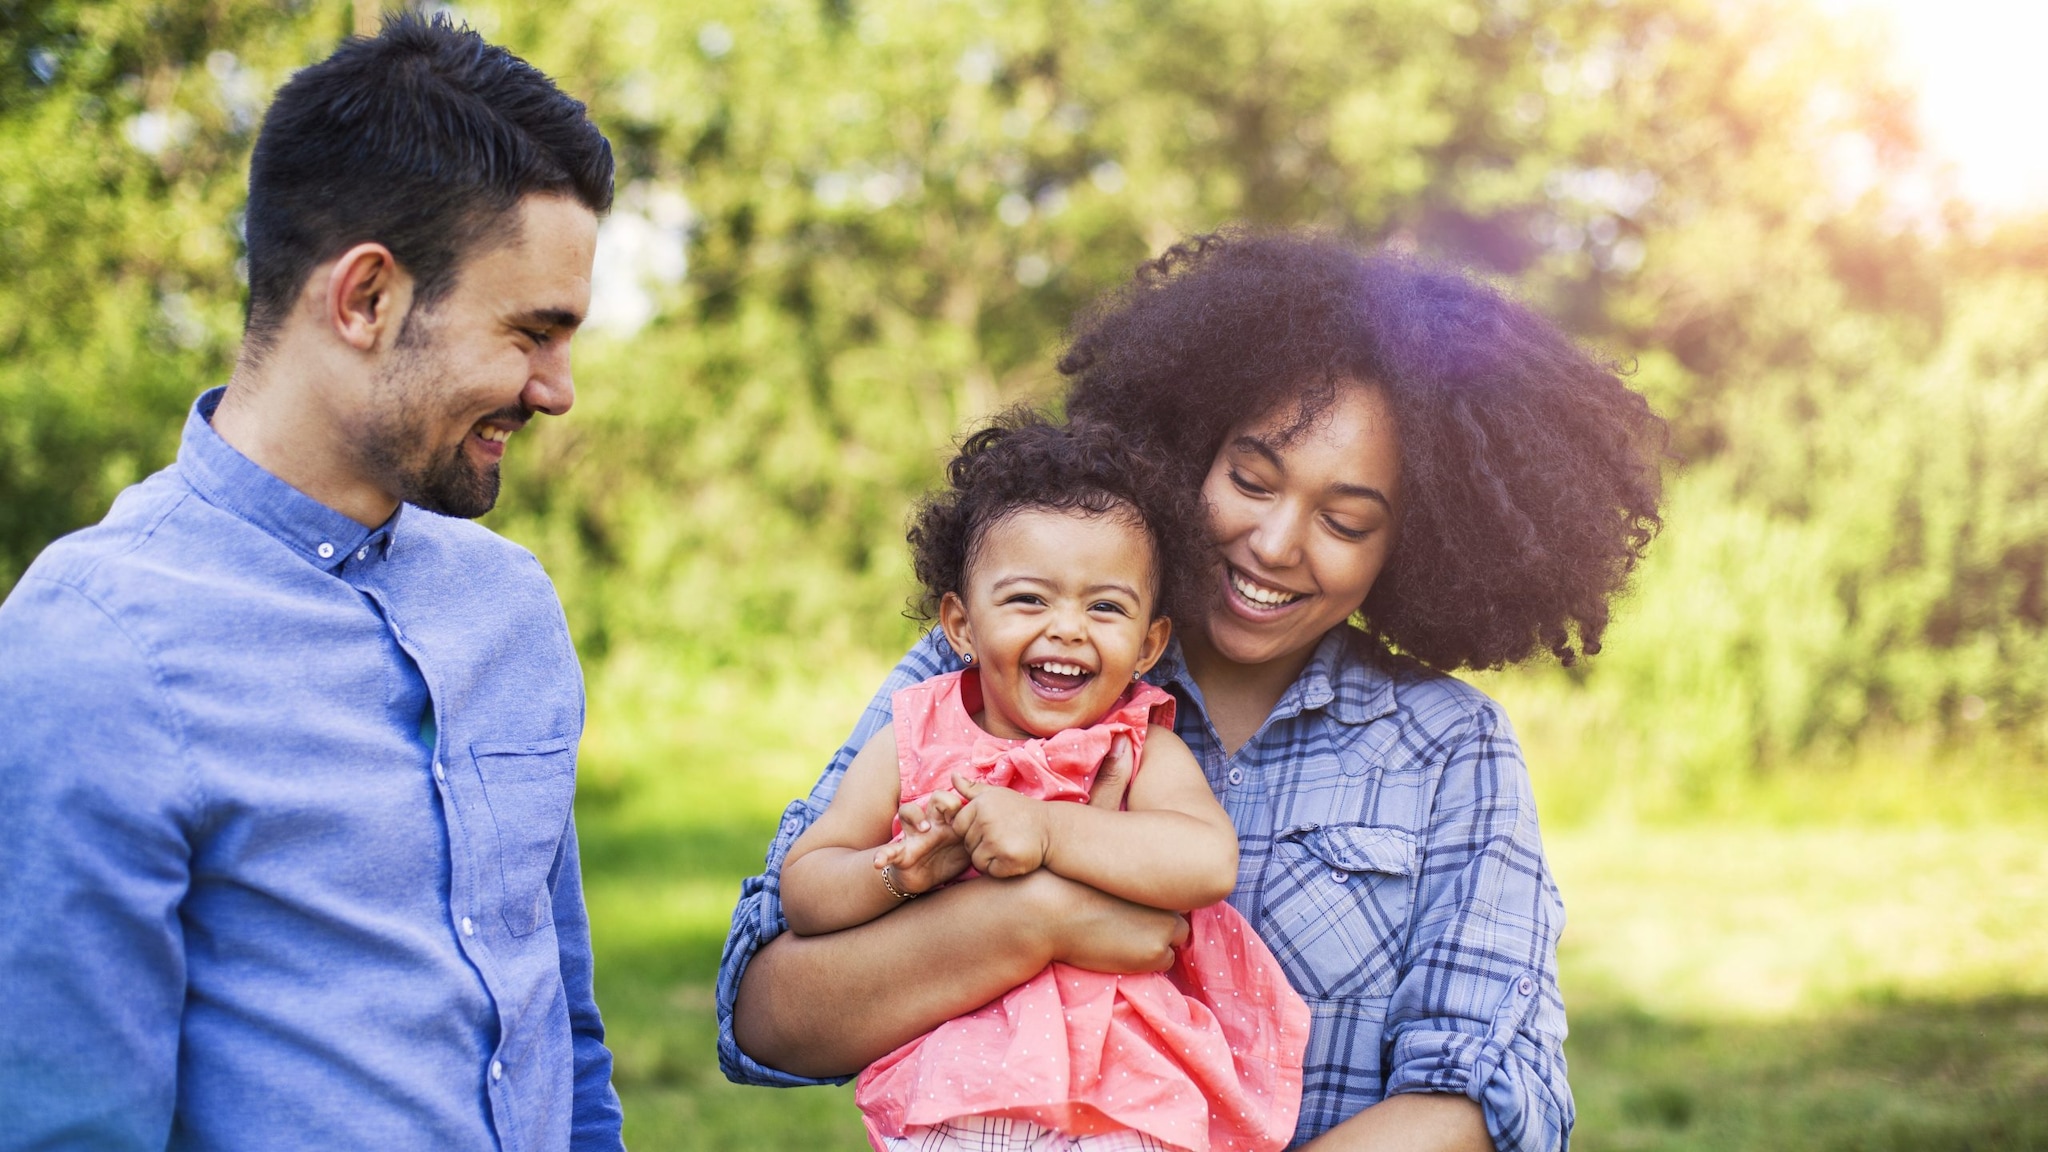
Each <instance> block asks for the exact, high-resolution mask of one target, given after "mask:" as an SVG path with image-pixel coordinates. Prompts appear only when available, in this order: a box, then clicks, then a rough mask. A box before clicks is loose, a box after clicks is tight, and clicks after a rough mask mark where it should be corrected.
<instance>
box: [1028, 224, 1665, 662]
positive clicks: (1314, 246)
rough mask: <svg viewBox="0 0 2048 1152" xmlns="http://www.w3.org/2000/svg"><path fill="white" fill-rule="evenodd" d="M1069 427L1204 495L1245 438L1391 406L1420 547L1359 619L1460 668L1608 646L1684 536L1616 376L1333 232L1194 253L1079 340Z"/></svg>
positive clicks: (1558, 340) (1651, 433) (1372, 631)
mask: <svg viewBox="0 0 2048 1152" xmlns="http://www.w3.org/2000/svg"><path fill="white" fill-rule="evenodd" d="M1060 371H1061V372H1063V373H1065V374H1066V375H1067V376H1068V377H1069V378H1070V380H1071V382H1072V383H1071V387H1070V390H1069V392H1068V395H1067V411H1068V413H1069V414H1071V415H1073V416H1075V417H1077V418H1078V417H1091V416H1092V417H1095V418H1098V419H1102V420H1107V421H1111V422H1114V423H1115V424H1116V425H1117V426H1118V427H1119V428H1121V429H1124V430H1125V432H1126V433H1127V434H1131V435H1137V436H1141V437H1143V438H1145V439H1146V440H1148V441H1149V442H1151V443H1153V444H1155V445H1157V446H1158V449H1159V451H1160V452H1161V453H1162V454H1163V457H1164V458H1165V459H1167V460H1170V461H1171V462H1172V466H1173V467H1174V468H1175V470H1176V471H1177V472H1178V474H1179V478H1180V483H1181V484H1182V485H1183V486H1185V487H1188V488H1194V487H1197V486H1199V485H1200V484H1201V482H1202V478H1203V476H1204V475H1206V474H1207V472H1208V470H1209V466H1210V462H1211V461H1212V460H1213V459H1214V458H1215V456H1216V452H1217V450H1218V449H1219V448H1220V447H1221V446H1222V444H1223V439H1224V437H1225V436H1226V435H1227V434H1228V433H1229V431H1230V429H1232V428H1233V427H1235V426H1237V425H1238V424H1239V423H1241V422H1243V421H1246V420H1253V419H1257V418H1259V417H1261V416H1264V415H1266V414H1268V413H1284V412H1289V411H1290V410H1291V412H1292V414H1293V416H1294V420H1293V422H1292V423H1293V427H1294V431H1295V432H1296V433H1298V432H1300V431H1302V430H1305V429H1306V428H1308V427H1309V426H1310V425H1311V424H1312V423H1313V421H1314V420H1315V419H1316V417H1317V416H1318V415H1320V414H1321V413H1323V412H1325V411H1327V410H1328V409H1329V407H1330V405H1331V404H1332V403H1333V402H1334V401H1335V400H1336V399H1337V397H1338V395H1339V394H1340V393H1341V391H1342V389H1344V388H1346V387H1351V386H1355V385H1359V384H1363V385H1367V386H1370V387H1377V388H1379V389H1381V390H1382V391H1383V392H1384V393H1385V395H1386V397H1387V400H1388V403H1389V405H1390V406H1391V407H1392V408H1393V410H1394V423H1395V427H1396V430H1397V432H1398V434H1399V438H1400V443H1401V491H1402V494H1403V497H1402V504H1403V508H1402V512H1401V524H1400V534H1399V536H1397V537H1396V542H1395V544H1394V550H1393V552H1392V554H1391V555H1389V557H1388V559H1387V565H1386V567H1385V568H1384V569H1383V570H1382V571H1381V572H1380V574H1379V578H1378V579H1377V580H1375V581H1374V582H1373V586H1372V591H1371V592H1370V593H1369V594H1368V595H1367V596H1366V598H1365V604H1364V606H1363V607H1362V608H1361V609H1360V612H1359V617H1358V620H1357V623H1359V624H1360V625H1361V626H1362V627H1363V629H1364V632H1365V636H1364V637H1363V638H1362V639H1365V640H1367V641H1369V642H1377V643H1376V645H1375V646H1374V647H1373V648H1371V649H1369V650H1371V651H1376V652H1377V651H1381V650H1383V649H1382V646H1384V647H1388V648H1391V649H1393V650H1397V651H1398V652H1400V653H1402V654H1405V655H1406V656H1408V657H1411V658H1413V659H1416V660H1419V661H1421V662H1422V663H1425V664H1427V665H1429V666H1431V667H1434V668H1437V669H1440V670H1445V671H1449V670H1453V669H1457V668H1497V667H1500V666H1502V665H1505V664H1515V663H1519V662H1521V661H1523V660H1526V659H1528V658H1529V657H1531V656H1532V655H1535V654H1536V653H1538V652H1542V651H1546V650H1547V651H1549V652H1552V653H1554V654H1556V655H1557V657H1558V658H1559V659H1561V660H1563V661H1564V662H1565V663H1570V662H1572V660H1573V659H1574V658H1575V657H1576V655H1577V652H1576V651H1575V645H1574V642H1576V647H1577V648H1579V649H1583V650H1584V651H1586V652H1588V653H1592V652H1598V651H1599V650H1600V637H1601V634H1602V633H1603V632H1604V631H1605V630H1606V627H1607V610H1608V602H1609V600H1610V599H1611V598H1612V597H1613V596H1614V595H1615V594H1616V593H1617V592H1619V591H1620V590H1621V589H1622V588H1623V586H1624V585H1625V584H1626V583H1627V581H1628V578H1629V575H1630V573H1631V572H1632V571H1633V570H1634V568H1635V566H1636V563H1637V562H1638V561H1639V560H1640V559H1641V557H1642V555H1643V551H1644V549H1645V548H1646V547H1648V545H1649V543H1650V539H1651V537H1652V536H1654V535H1655V534H1656V532H1657V530H1658V528H1659V527H1660V526H1661V525H1662V523H1663V521H1662V520H1661V519H1660V517H1659V515H1658V504H1659V500H1660V496H1661V476H1660V470H1659V466H1660V464H1661V462H1662V459H1663V453H1664V449H1665V444H1666V432H1665V427H1664V421H1663V420H1661V419H1660V418H1658V416H1657V415H1656V413H1654V412H1652V411H1651V410H1650V406H1649V404H1648V403H1647V402H1645V401H1644V399H1643V398H1642V396H1641V395H1639V394H1638V393H1636V392H1634V391H1632V390H1630V389H1629V388H1628V387H1627V385H1625V384H1624V383H1623V382H1622V380H1621V379H1620V378H1619V376H1618V374H1617V373H1616V371H1615V369H1614V367H1613V366H1611V365H1609V364H1606V363H1603V362H1602V361H1600V360H1598V359H1595V358H1594V357H1592V356H1589V355H1587V354H1586V353H1585V352H1584V351H1582V350H1581V349H1579V348H1578V347H1577V346H1576V345H1575V344H1573V342H1572V341H1571V339H1570V338H1569V337H1567V336H1566V335H1565V334H1564V333H1563V332H1561V331H1559V330H1558V328H1557V326H1556V325H1554V324H1551V323H1550V322H1549V321H1547V320H1545V319H1543V318H1542V317H1540V316H1538V315H1536V314H1535V313H1533V312H1531V311H1530V310H1528V309H1527V308H1525V307H1523V306H1522V305H1520V304H1517V303H1516V302H1514V301H1513V300H1510V299H1508V298H1507V297H1506V296H1504V295H1502V294H1501V293H1499V292H1497V291H1494V290H1493V289H1491V288H1489V287H1487V286H1486V285H1484V284H1481V283H1478V282H1477V281H1474V280H1473V279H1471V278H1470V277H1468V276H1466V275H1464V274H1462V273H1460V272H1458V271H1457V270H1455V269H1451V268H1445V267H1439V266H1432V265H1431V264H1429V263H1427V262H1424V261H1421V260H1418V259H1415V258H1412V257H1407V256H1402V255H1398V254H1395V253H1391V252H1368V251H1361V250H1359V249H1358V248H1356V247H1354V246H1353V245H1351V244H1349V243H1347V242H1345V241H1343V240H1341V239H1338V238H1335V237H1330V236H1322V235H1317V234H1314V233H1304V232H1266V231H1258V230H1250V229H1246V230H1237V231H1231V232H1225V233H1221V234H1218V235H1212V236H1199V237H1196V238H1194V239H1192V240H1190V241H1188V242H1186V243H1184V244H1179V245H1176V246H1175V247H1173V248H1172V249H1170V250H1169V251H1167V252H1166V254H1165V255H1163V256H1161V257H1160V258H1159V259H1157V260H1154V261H1152V262H1150V263H1148V264H1146V265H1144V266H1143V267H1141V268H1140V269H1139V270H1138V275H1137V277H1136V278H1135V279H1134V280H1132V282H1131V283H1130V284H1128V285H1127V286H1126V287H1125V288H1124V289H1123V290H1122V291H1120V292H1117V293H1115V294H1113V295H1111V296H1109V297H1107V298H1106V299H1104V300H1102V301H1100V302H1099V303H1098V304H1096V305H1095V307H1094V308H1093V309H1091V310H1090V311H1089V312H1087V313H1086V314H1084V315H1083V316H1082V317H1081V319H1080V320H1078V321H1077V322H1076V323H1075V326H1074V329H1073V334H1072V343H1071V344H1070V346H1069V347H1068V349H1067V352H1066V355H1065V356H1064V357H1063V358H1062V359H1061V360H1060Z"/></svg>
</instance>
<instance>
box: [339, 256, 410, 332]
mask: <svg viewBox="0 0 2048 1152" xmlns="http://www.w3.org/2000/svg"><path fill="white" fill-rule="evenodd" d="M411 306H412V277H411V276H410V275H408V274H407V273H406V271H405V270H404V269H403V268H400V267H399V266H398V260H397V258H396V257H394V256H392V255H391V249H389V248H386V247H385V246H383V245H382V244H378V243H374V242H365V243H362V244H358V245H356V246H355V247H353V248H351V249H349V250H348V251H346V252H344V253H342V254H341V256H340V258H339V259H337V260H335V262H334V266H333V267H332V268H331V269H330V270H329V271H328V273H327V291H326V293H325V295H324V296H323V297H322V299H321V301H320V310H321V317H320V318H321V320H322V321H323V322H324V323H326V324H327V325H328V326H329V327H330V328H332V329H333V331H334V334H335V335H336V336H339V337H340V338H341V341H342V343H344V344H347V345H348V346H349V347H351V348H354V349H355V350H357V351H358V352H375V351H377V350H378V349H380V348H386V347H389V346H390V345H391V344H392V343H393V342H395V341H396V340H397V339H398V330H399V326H400V325H401V324H403V323H404V321H405V314H406V310H407V309H409V308H410V307H411Z"/></svg>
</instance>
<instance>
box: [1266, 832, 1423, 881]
mask: <svg viewBox="0 0 2048 1152" xmlns="http://www.w3.org/2000/svg"><path fill="white" fill-rule="evenodd" d="M1290 835H1291V837H1292V838H1293V839H1295V840H1297V841H1298V842H1299V843H1300V844H1301V846H1302V847H1303V848H1304V849H1306V850H1307V851H1308V853H1309V855H1311V856H1314V857H1315V858H1316V859H1318V860H1321V861H1322V862H1323V863H1325V864H1328V865H1329V866H1330V867H1332V868H1339V869H1342V870H1344V871H1346V872H1379V873H1384V874H1385V875H1388V876H1412V875H1414V874H1415V857H1416V847H1415V833H1413V832H1410V831H1409V830H1407V829H1406V828H1391V827H1386V826H1384V825H1379V824H1311V825H1308V826H1306V827H1304V828H1299V829H1296V830H1295V831H1294V832H1292V833H1291V834H1290Z"/></svg>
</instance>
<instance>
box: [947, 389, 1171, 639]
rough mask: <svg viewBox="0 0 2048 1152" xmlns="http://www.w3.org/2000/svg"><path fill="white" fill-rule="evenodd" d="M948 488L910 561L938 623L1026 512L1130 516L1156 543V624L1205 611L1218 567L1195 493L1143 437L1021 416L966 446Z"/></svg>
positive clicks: (992, 425) (1006, 416) (997, 422)
mask: <svg viewBox="0 0 2048 1152" xmlns="http://www.w3.org/2000/svg"><path fill="white" fill-rule="evenodd" d="M946 480H947V486H946V487H945V488H943V489H940V490H939V491H937V492H934V493H932V494H931V495H930V496H928V497H926V498H925V500H924V502H923V503H922V504H920V505H919V506H918V508H917V510H916V511H915V512H914V513H912V515H911V520H910V532H909V537H910V552H911V562H912V566H913V567H914V568H915V570H916V572H917V579H918V582H919V583H920V584H921V585H923V591H922V593H921V594H920V597H919V599H918V600H917V601H916V602H915V603H914V604H913V605H912V608H913V610H914V611H915V613H916V614H917V615H918V616H920V617H922V618H924V619H927V620H929V619H931V618H932V617H933V616H934V615H935V614H936V613H937V611H938V606H939V601H940V600H941V599H942V598H943V597H944V596H945V594H946V593H948V592H964V591H965V590H966V586H967V585H966V581H967V569H968V568H969V567H970V566H972V565H973V563H974V558H975V553H976V552H977V551H978V550H979V548H980V547H981V544H982V541H983V540H984V539H985V538H986V536H987V535H988V531H989V529H991V528H993V527H995V526H996V525H997V524H1000V523H1002V522H1003V521H1004V520H1006V519H1008V518H1009V517H1011V516H1014V515H1016V514H1017V513H1019V512H1027V511H1034V510H1047V511H1055V512H1075V513H1079V514H1081V515H1085V516H1125V517H1129V518H1131V519H1132V520H1134V521H1135V522H1136V523H1137V524H1138V525H1139V526H1140V527H1142V528H1143V529H1144V532H1145V534H1146V535H1147V536H1148V537H1150V539H1151V545H1152V574H1153V598H1152V611H1153V614H1154V615H1155V616H1180V617H1181V618H1182V619H1187V618H1188V617H1186V616H1185V615H1182V614H1183V613H1184V612H1185V611H1186V610H1188V609H1190V608H1193V609H1196V610H1199V608H1200V606H1201V604H1202V599H1201V594H1200V592H1199V591H1198V589H1200V588H1203V587H1204V586H1205V579H1204V574H1205V573H1207V572H1208V571H1209V566H1210V564H1211V559H1210V556H1209V548H1208V543H1207V539H1208V536H1207V528H1206V526H1205V519H1206V517H1205V516H1204V509H1203V505H1202V502H1201V497H1200V494H1199V493H1198V492H1196V491H1195V490H1194V489H1191V488H1189V487H1187V486H1186V485H1185V484H1183V483H1181V482H1180V481H1179V478H1178V476H1177V475H1176V474H1175V472H1174V470H1173V469H1171V468H1170V467H1168V466H1167V465H1166V464H1165V462H1164V461H1163V460H1161V459H1160V458H1158V457H1157V456H1156V455H1153V454H1152V453H1150V452H1148V451H1147V449H1146V446H1145V443H1144V441H1143V438H1142V437H1139V436H1134V435H1133V434H1132V433H1130V432H1127V431H1124V430H1122V429H1119V428H1114V427H1111V426H1110V425H1107V424H1103V423H1100V422H1097V421H1092V420H1072V421H1069V422H1067V423H1064V424H1059V423H1054V422H1053V421H1051V420H1049V419H1048V418H1046V417H1045V416H1044V415H1043V414H1041V413H1038V412H1034V411H1032V410H1031V409H1029V408H1028V407H1019V408H1013V409H1011V410H1010V411H1008V412H1005V413H1003V414H1001V415H999V416H997V417H996V418H995V419H994V420H992V421H990V422H989V424H988V425H987V426H986V427H984V428H982V429H981V430H979V431H977V432H975V433H974V434H973V435H971V436H969V437H967V439H966V440H965V441H964V442H963V443H962V444H961V446H960V452H959V454H958V455H956V456H954V457H953V460H952V462H951V463H949V464H947V465H946Z"/></svg>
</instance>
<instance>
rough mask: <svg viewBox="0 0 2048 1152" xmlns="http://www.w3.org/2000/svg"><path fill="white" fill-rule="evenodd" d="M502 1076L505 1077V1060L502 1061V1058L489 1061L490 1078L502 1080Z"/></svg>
mask: <svg viewBox="0 0 2048 1152" xmlns="http://www.w3.org/2000/svg"><path fill="white" fill-rule="evenodd" d="M504 1078H505V1062H504V1061H502V1060H493V1061H491V1079H493V1080H503V1079H504Z"/></svg>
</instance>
